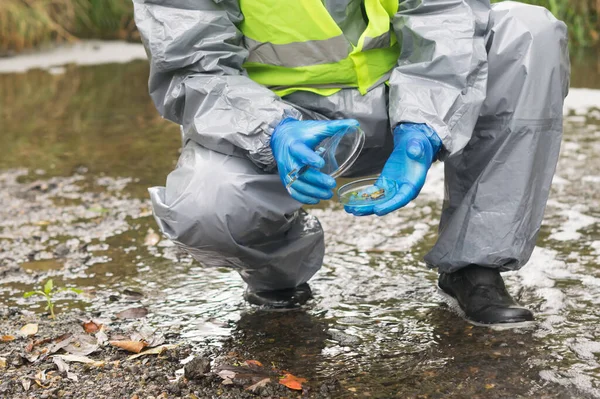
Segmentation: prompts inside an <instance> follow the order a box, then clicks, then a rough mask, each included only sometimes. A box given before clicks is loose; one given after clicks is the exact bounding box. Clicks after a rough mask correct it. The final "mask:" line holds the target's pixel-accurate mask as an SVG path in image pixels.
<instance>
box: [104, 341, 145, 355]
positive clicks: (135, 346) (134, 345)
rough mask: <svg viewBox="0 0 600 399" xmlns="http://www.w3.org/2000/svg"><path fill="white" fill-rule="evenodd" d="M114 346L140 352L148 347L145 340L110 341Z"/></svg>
mask: <svg viewBox="0 0 600 399" xmlns="http://www.w3.org/2000/svg"><path fill="white" fill-rule="evenodd" d="M108 343H109V344H111V345H112V346H116V347H117V348H121V349H125V350H126V351H128V352H133V353H140V352H141V351H142V349H144V348H145V347H146V343H145V342H144V341H108Z"/></svg>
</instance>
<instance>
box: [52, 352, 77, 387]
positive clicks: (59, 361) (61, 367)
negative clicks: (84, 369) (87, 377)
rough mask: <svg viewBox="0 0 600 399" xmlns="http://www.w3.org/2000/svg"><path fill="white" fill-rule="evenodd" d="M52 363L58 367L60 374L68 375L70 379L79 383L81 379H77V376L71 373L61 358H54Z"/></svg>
mask: <svg viewBox="0 0 600 399" xmlns="http://www.w3.org/2000/svg"><path fill="white" fill-rule="evenodd" d="M52 361H53V362H54V364H56V366H57V367H58V371H59V372H61V373H66V375H67V378H68V379H70V380H72V381H75V382H77V381H79V377H77V374H75V373H72V372H70V371H69V365H68V364H67V362H65V361H64V360H63V359H62V358H61V357H58V356H53V357H52Z"/></svg>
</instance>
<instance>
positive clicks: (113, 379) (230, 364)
mask: <svg viewBox="0 0 600 399" xmlns="http://www.w3.org/2000/svg"><path fill="white" fill-rule="evenodd" d="M0 312H1V315H2V318H3V322H2V331H1V333H2V334H5V335H11V334H14V335H13V336H14V338H15V339H14V340H12V341H7V342H3V343H0V367H1V365H2V362H3V361H5V368H4V369H3V370H2V374H1V377H0V398H14V399H20V398H40V399H52V398H65V399H86V398H90V399H91V398H94V399H95V398H127V399H134V398H139V399H142V398H146V399H151V398H189V399H194V398H210V397H216V396H218V397H220V398H255V397H265V398H269V397H273V398H274V397H277V398H279V397H287V398H300V397H310V398H329V397H331V395H332V394H333V393H334V392H335V391H336V389H337V388H338V385H337V383H336V382H335V380H332V381H329V382H324V383H322V384H321V385H320V386H319V387H318V389H317V390H316V391H315V390H314V389H313V388H311V387H308V386H305V387H303V389H301V390H292V389H289V388H287V387H285V386H284V385H281V384H280V383H279V382H278V381H279V379H280V377H282V376H284V375H285V374H286V373H285V371H283V370H277V369H275V368H272V367H269V366H263V365H262V364H260V363H259V362H248V363H245V361H246V360H252V359H243V358H241V357H240V355H239V354H238V353H236V352H233V351H229V350H227V349H226V347H227V345H225V346H223V347H221V348H217V347H212V348H211V347H206V348H205V349H204V351H203V352H202V353H198V352H194V350H193V348H192V347H191V346H190V345H189V344H187V343H181V339H180V337H177V336H173V335H171V336H167V337H166V344H178V345H177V346H176V347H175V348H173V349H168V350H165V351H164V352H163V353H162V354H160V355H147V356H141V357H139V358H136V359H129V357H130V356H132V353H129V352H127V351H124V350H122V349H119V348H116V347H114V346H112V345H110V344H106V345H104V346H100V347H99V349H98V350H97V351H95V352H94V353H92V354H90V355H88V356H87V357H88V358H89V359H92V360H94V361H96V362H99V363H97V364H83V363H76V362H68V365H69V372H70V373H73V374H74V375H75V376H76V377H75V378H76V379H77V381H74V380H73V379H71V378H68V377H67V373H66V372H61V371H60V370H59V368H58V366H57V365H56V364H55V363H54V361H53V358H54V356H55V355H59V354H65V353H66V352H65V351H64V350H61V351H57V352H56V353H55V354H49V355H48V356H45V357H44V356H43V355H42V356H41V357H40V358H38V359H37V360H34V361H30V360H32V359H30V360H28V359H27V357H31V355H32V353H35V352H36V351H37V350H39V349H48V348H50V347H51V346H52V345H53V344H54V343H55V342H52V340H55V341H58V340H60V339H61V338H63V337H65V336H68V335H69V334H71V335H77V334H86V333H85V331H84V329H83V327H82V325H83V322H84V321H89V320H91V319H94V320H98V317H97V316H99V315H91V314H89V313H85V312H82V311H77V310H75V311H71V312H69V313H65V314H61V315H57V317H56V319H55V320H52V319H50V318H49V317H47V316H46V315H41V316H40V315H35V314H32V313H29V312H23V311H20V310H19V309H15V308H10V309H9V308H4V309H2V310H1V311H0ZM93 316H96V317H95V318H94V317H93ZM31 323H33V324H37V325H38V328H39V330H38V333H36V334H35V335H33V336H30V337H24V336H19V334H18V332H19V330H20V329H21V328H22V327H23V326H24V325H26V324H31ZM136 326H139V323H137V324H133V325H132V324H131V323H130V322H127V321H119V320H117V319H114V318H113V319H112V321H110V322H109V324H107V325H104V329H105V331H106V334H107V336H108V337H109V339H111V338H113V337H117V338H122V337H123V336H127V335H129V334H130V333H131V331H133V330H135V327H136ZM87 335H88V336H90V337H92V336H93V334H91V333H89V334H87ZM38 342H42V343H41V344H38V345H35V347H34V348H33V349H32V350H30V351H28V349H29V348H28V346H31V345H32V343H38ZM257 363H258V364H257ZM223 370H226V373H227V372H229V373H232V374H224V375H231V376H234V375H235V376H234V377H232V378H229V379H227V378H223V377H222V376H220V375H219V373H223ZM266 378H269V379H270V381H268V382H267V383H265V385H264V386H260V385H261V384H259V386H258V387H256V388H255V389H253V390H249V389H248V388H249V387H250V388H251V387H252V385H253V384H256V383H257V382H260V381H263V383H264V380H265V379H266Z"/></svg>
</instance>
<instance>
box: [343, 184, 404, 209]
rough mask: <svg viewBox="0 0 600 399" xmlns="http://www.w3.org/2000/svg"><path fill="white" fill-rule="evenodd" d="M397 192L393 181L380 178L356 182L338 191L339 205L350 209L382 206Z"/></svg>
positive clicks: (396, 186)
mask: <svg viewBox="0 0 600 399" xmlns="http://www.w3.org/2000/svg"><path fill="white" fill-rule="evenodd" d="M397 192H398V185H397V184H396V182H395V181H393V180H389V179H385V178H382V177H375V178H368V179H361V180H356V181H353V182H351V183H348V184H345V185H343V186H342V187H340V188H339V189H338V199H339V201H340V203H342V204H343V205H347V206H352V207H357V208H360V207H367V206H374V205H379V204H383V203H384V202H387V201H388V200H389V199H390V198H392V197H393V196H394V195H396V193H397Z"/></svg>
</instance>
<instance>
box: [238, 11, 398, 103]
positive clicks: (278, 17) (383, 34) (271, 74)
mask: <svg viewBox="0 0 600 399" xmlns="http://www.w3.org/2000/svg"><path fill="white" fill-rule="evenodd" d="M363 1H364V5H365V11H366V14H367V17H368V19H369V21H368V25H367V28H366V29H365V31H364V32H363V34H362V35H361V37H360V38H359V40H358V43H357V44H356V46H354V45H353V44H352V43H350V42H349V41H348V40H347V39H346V37H345V36H344V34H343V32H342V30H341V29H340V28H339V26H338V25H337V24H336V22H335V21H334V19H333V18H332V17H331V15H329V13H328V11H327V9H326V8H325V6H324V5H323V3H322V0H240V7H241V11H242V14H243V15H244V20H243V22H242V23H241V24H240V26H239V28H240V30H241V31H242V33H243V34H244V36H245V38H244V41H245V45H246V48H247V49H248V50H249V57H248V59H247V61H246V63H245V64H244V67H245V68H246V70H247V72H248V75H249V76H250V78H252V79H253V80H255V81H256V82H258V83H260V84H263V85H265V86H267V87H269V88H270V89H271V90H273V91H274V92H275V93H277V94H278V95H280V96H283V95H286V94H290V93H292V92H294V91H297V90H308V91H312V92H315V93H318V94H322V95H331V94H333V93H335V92H336V91H339V90H340V89H341V88H344V87H355V88H358V90H359V91H360V92H361V93H362V94H365V93H366V92H367V91H368V90H369V89H370V88H371V87H373V86H375V85H376V84H378V83H379V82H381V80H382V79H384V78H387V76H389V72H390V71H391V69H392V68H393V67H394V66H395V65H396V62H397V60H398V56H399V54H400V49H399V44H398V43H397V40H396V37H395V35H394V34H393V32H392V31H391V29H390V21H391V18H392V17H393V16H394V14H395V13H396V12H397V10H398V0H363Z"/></svg>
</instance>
